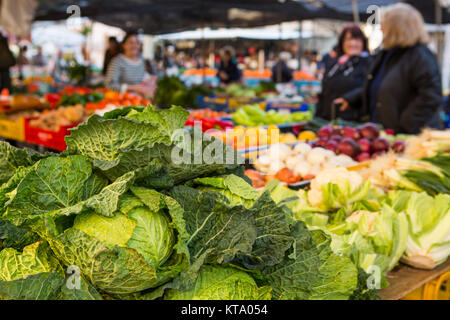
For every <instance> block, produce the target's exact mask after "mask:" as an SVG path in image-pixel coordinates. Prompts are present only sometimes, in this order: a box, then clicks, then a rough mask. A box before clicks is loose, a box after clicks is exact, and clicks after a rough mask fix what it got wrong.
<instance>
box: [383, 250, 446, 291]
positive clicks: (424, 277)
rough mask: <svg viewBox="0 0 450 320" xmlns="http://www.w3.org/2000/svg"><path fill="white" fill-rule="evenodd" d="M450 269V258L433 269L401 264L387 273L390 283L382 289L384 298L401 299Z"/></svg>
mask: <svg viewBox="0 0 450 320" xmlns="http://www.w3.org/2000/svg"><path fill="white" fill-rule="evenodd" d="M448 271H450V258H449V259H447V261H446V262H444V263H443V264H441V265H440V266H438V267H437V268H435V269H433V270H422V269H415V268H412V267H409V266H407V265H404V264H402V263H401V264H400V265H399V266H397V267H396V268H395V269H394V270H392V271H391V272H389V273H388V274H387V277H386V278H387V280H388V282H389V283H390V285H389V286H388V287H387V288H384V289H382V290H380V297H381V299H383V300H399V299H401V298H403V297H405V296H406V295H408V294H409V293H411V292H413V291H414V290H416V289H417V288H420V287H421V286H423V285H424V284H425V283H427V282H430V281H431V280H433V279H435V278H437V277H439V276H440V275H442V274H444V273H446V272H448Z"/></svg>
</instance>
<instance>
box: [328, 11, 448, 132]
mask: <svg viewBox="0 0 450 320" xmlns="http://www.w3.org/2000/svg"><path fill="white" fill-rule="evenodd" d="M381 29H382V31H383V47H382V50H381V51H380V52H379V53H378V54H377V55H376V56H375V58H374V62H373V63H372V65H371V67H370V68H369V72H368V75H367V77H366V81H365V85H364V87H363V88H362V89H361V90H354V91H352V92H350V93H348V94H347V95H344V96H343V97H342V98H338V99H336V100H335V103H336V104H340V105H341V110H346V109H347V108H349V107H351V108H356V109H358V108H361V107H362V110H361V111H362V114H363V115H364V118H363V119H361V120H363V121H367V120H370V121H373V122H378V123H381V124H382V125H383V126H384V127H385V128H386V129H394V131H395V132H396V133H410V134H416V133H419V132H420V131H421V129H422V128H424V127H431V128H437V129H442V128H443V122H442V120H441V117H440V110H441V107H442V103H443V99H442V88H441V76H440V70H439V66H438V63H437V60H436V58H435V56H434V55H433V53H432V52H431V51H430V50H429V49H428V47H427V43H428V41H429V37H428V34H427V32H426V31H425V26H424V21H423V17H422V15H421V14H420V12H419V11H417V10H416V9H415V8H414V7H412V6H410V5H408V4H404V3H398V4H394V5H391V6H388V7H386V8H384V9H383V11H382V14H381Z"/></svg>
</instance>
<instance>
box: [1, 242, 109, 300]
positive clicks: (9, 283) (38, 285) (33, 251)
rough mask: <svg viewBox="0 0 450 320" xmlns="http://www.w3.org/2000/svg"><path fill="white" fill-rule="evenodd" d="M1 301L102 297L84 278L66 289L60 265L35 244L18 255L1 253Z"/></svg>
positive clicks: (40, 245) (44, 246)
mask: <svg viewBox="0 0 450 320" xmlns="http://www.w3.org/2000/svg"><path fill="white" fill-rule="evenodd" d="M0 298H1V299H16V300H48V299H61V300H66V299H67V300H72V299H77V300H99V299H102V297H101V295H100V294H99V293H98V292H97V291H96V290H95V289H94V288H93V287H92V286H91V285H90V284H89V283H87V282H86V281H85V280H84V279H83V278H80V279H79V287H76V286H74V287H73V288H72V287H69V286H68V281H66V280H65V278H64V275H63V273H62V268H61V266H60V265H59V262H58V261H57V260H56V259H55V258H54V257H53V256H52V255H51V253H50V251H49V250H48V246H47V245H46V244H45V243H41V242H36V243H34V244H31V245H29V246H27V247H25V248H24V249H23V252H18V251H16V250H14V249H10V248H7V249H3V250H2V251H0Z"/></svg>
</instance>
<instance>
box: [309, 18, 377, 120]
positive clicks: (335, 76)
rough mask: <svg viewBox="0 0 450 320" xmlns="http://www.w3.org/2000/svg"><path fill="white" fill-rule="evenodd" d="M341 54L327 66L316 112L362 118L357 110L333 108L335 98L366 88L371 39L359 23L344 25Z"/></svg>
mask: <svg viewBox="0 0 450 320" xmlns="http://www.w3.org/2000/svg"><path fill="white" fill-rule="evenodd" d="M337 54H338V57H337V59H336V60H335V62H334V63H332V64H329V65H328V67H327V68H326V69H325V73H324V77H323V80H322V93H321V94H320V95H319V103H318V106H317V112H316V115H317V116H318V117H320V118H324V119H327V120H332V119H333V118H341V119H343V120H348V121H358V120H359V118H360V115H359V112H358V110H357V109H347V110H342V111H341V110H339V108H335V109H334V110H333V108H334V106H333V104H334V100H336V99H337V98H339V97H342V95H344V94H346V93H348V92H350V91H352V90H355V89H360V88H362V85H363V83H364V79H365V75H366V73H367V70H368V67H369V65H370V56H369V53H368V44H367V38H366V36H365V35H364V33H363V32H362V31H361V29H360V28H359V27H358V26H356V25H350V26H347V27H346V28H344V30H343V31H342V32H341V35H340V36H339V44H338V47H337Z"/></svg>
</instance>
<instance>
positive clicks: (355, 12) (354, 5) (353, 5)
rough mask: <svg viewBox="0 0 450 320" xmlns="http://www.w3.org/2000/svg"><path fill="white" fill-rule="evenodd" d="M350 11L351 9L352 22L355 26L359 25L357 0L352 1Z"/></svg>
mask: <svg viewBox="0 0 450 320" xmlns="http://www.w3.org/2000/svg"><path fill="white" fill-rule="evenodd" d="M352 9H353V20H354V21H355V23H356V24H359V23H360V20H359V10H358V0H352Z"/></svg>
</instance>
